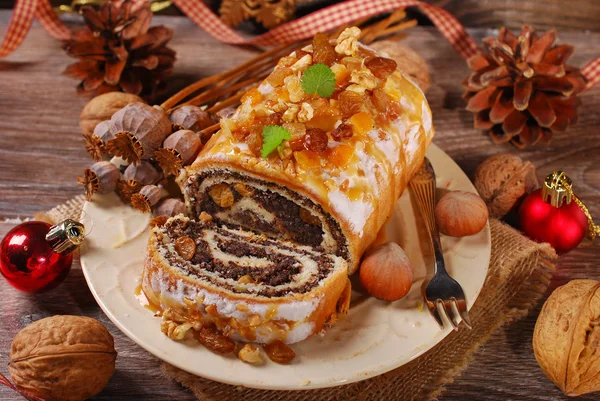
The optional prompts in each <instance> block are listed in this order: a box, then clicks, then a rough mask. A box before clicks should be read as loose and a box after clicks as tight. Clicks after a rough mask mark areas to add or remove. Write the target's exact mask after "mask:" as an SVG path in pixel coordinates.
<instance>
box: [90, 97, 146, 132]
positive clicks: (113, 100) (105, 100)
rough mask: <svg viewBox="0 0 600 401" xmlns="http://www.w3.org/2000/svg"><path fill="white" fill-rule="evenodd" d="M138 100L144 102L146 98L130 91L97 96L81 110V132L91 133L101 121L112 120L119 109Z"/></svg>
mask: <svg viewBox="0 0 600 401" xmlns="http://www.w3.org/2000/svg"><path fill="white" fill-rule="evenodd" d="M138 102H141V103H143V102H144V100H143V99H142V98H141V97H139V96H136V95H132V94H130V93H123V92H109V93H104V94H102V95H99V96H96V97H95V98H93V99H92V100H90V101H89V102H88V104H86V105H85V107H84V108H83V110H81V115H80V117H79V119H80V120H79V127H80V128H81V133H83V134H91V133H92V132H94V128H96V126H97V125H98V124H99V123H100V122H101V121H105V120H110V118H111V117H112V115H113V114H114V113H116V112H117V111H118V110H120V109H122V108H123V107H125V106H127V105H128V104H131V103H138Z"/></svg>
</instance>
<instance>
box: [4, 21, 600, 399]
mask: <svg viewBox="0 0 600 401" xmlns="http://www.w3.org/2000/svg"><path fill="white" fill-rule="evenodd" d="M9 17H10V13H9V12H8V11H0V35H2V34H3V33H4V31H5V30H6V26H7V23H8V20H9ZM155 23H164V24H166V25H168V26H170V27H172V28H173V29H174V30H175V36H174V38H173V40H172V47H173V48H174V49H175V50H176V51H177V56H178V61H177V63H176V64H175V77H174V79H173V82H172V86H171V88H172V89H173V90H175V89H178V88H180V87H183V86H186V85H188V84H189V83H191V82H193V81H194V80H197V79H199V78H202V77H206V76H209V75H212V74H215V73H217V72H220V71H223V70H224V69H226V68H230V67H233V66H235V65H236V64H238V63H240V62H242V61H244V60H246V59H248V58H249V57H251V56H252V55H253V54H254V52H253V51H252V50H250V49H245V48H236V47H230V46H227V45H224V44H221V43H219V42H217V41H216V40H214V39H212V38H211V37H209V36H208V35H206V34H205V33H203V32H202V31H200V30H199V29H198V28H196V26H195V25H193V24H192V23H191V22H190V21H188V20H186V19H184V18H180V17H159V18H156V19H155ZM472 33H473V35H474V36H476V37H477V38H478V39H481V38H482V37H484V36H487V35H489V34H491V33H492V32H491V31H486V30H483V29H477V30H472ZM560 39H561V41H562V42H564V43H572V44H575V45H576V46H577V48H576V49H577V50H576V52H575V55H574V57H573V59H572V64H574V65H577V66H582V65H583V64H584V63H585V62H586V61H588V60H591V59H592V57H593V56H598V55H600V33H584V32H581V33H577V32H569V33H564V34H562V35H561V36H560ZM405 43H407V44H408V45H410V46H412V47H413V48H415V49H416V50H418V51H419V52H420V53H421V54H422V55H423V56H424V57H425V58H426V59H427V61H428V62H429V65H430V67H431V70H432V82H433V85H432V88H431V89H430V91H429V93H428V98H429V99H430V102H431V106H432V109H433V113H434V123H435V125H436V128H437V134H436V138H435V142H436V143H437V145H438V146H440V147H441V148H442V149H443V150H444V151H446V152H447V153H448V154H449V155H450V156H452V157H453V158H454V160H456V162H457V163H458V164H459V165H460V166H461V167H462V168H463V169H464V170H465V171H466V172H467V174H469V175H471V174H472V173H473V171H474V169H475V167H476V166H477V164H478V163H479V162H481V161H482V160H483V159H485V158H486V157H487V156H489V155H491V154H494V153H498V152H514V153H518V154H519V155H520V156H521V157H523V158H524V159H528V160H531V161H532V162H533V163H534V164H535V166H536V167H537V171H538V177H539V178H540V179H541V178H543V177H544V176H545V175H547V174H548V173H550V172H551V171H553V170H555V169H562V170H565V171H566V172H568V174H569V176H570V177H571V178H572V179H573V181H574V183H575V189H576V192H577V193H578V194H579V196H580V197H581V198H582V199H583V200H584V201H585V202H586V204H587V205H588V207H589V208H590V211H591V212H592V214H593V215H595V216H597V218H598V219H599V220H598V221H600V163H598V162H599V161H600V89H595V90H592V91H590V92H588V93H585V94H584V95H583V106H582V107H581V109H580V115H581V117H580V119H579V123H578V124H577V125H576V126H575V127H572V128H570V129H569V131H568V133H567V134H563V135H558V136H556V137H555V139H554V140H553V142H552V144H551V146H548V147H537V148H534V149H532V150H528V151H521V152H518V151H517V150H516V149H514V148H513V147H511V146H510V145H505V146H496V145H494V144H492V142H491V141H490V139H489V138H488V137H487V136H486V135H484V134H483V133H482V132H480V131H478V130H475V129H473V128H472V117H471V114H470V113H468V112H466V111H465V110H464V102H463V100H462V99H461V94H462V90H461V86H460V83H461V81H462V80H463V78H464V77H466V76H467V74H468V70H467V67H466V65H465V63H464V61H463V60H461V59H460V58H459V56H458V55H456V54H455V53H454V51H453V50H452V48H451V47H450V46H449V45H448V44H447V43H446V41H445V40H444V39H443V38H442V37H441V36H440V35H439V34H438V33H437V32H436V31H435V30H434V29H433V28H416V29H412V30H410V32H409V38H408V39H407V40H406V42H405ZM71 61H72V60H71V59H69V58H68V57H67V56H66V55H65V54H64V53H63V51H62V50H61V49H60V43H58V42H57V41H55V40H54V39H52V38H51V37H50V36H49V35H47V34H46V33H45V32H44V31H43V30H42V29H41V28H40V27H39V25H34V27H33V29H32V31H31V32H30V34H29V36H28V37H27V39H26V41H25V43H24V45H23V46H22V47H21V48H20V49H18V51H17V52H16V53H15V54H13V55H11V56H10V57H8V58H6V59H4V60H2V61H0V235H1V236H3V235H4V234H5V233H6V232H7V231H8V230H9V229H10V228H11V227H12V226H13V225H14V222H12V221H6V220H7V219H14V218H17V217H27V216H31V215H32V214H33V213H35V212H39V211H44V210H48V209H50V208H52V207H53V206H55V205H57V204H59V203H62V202H65V201H67V200H68V199H70V198H72V197H73V196H75V195H77V194H79V193H81V187H80V186H78V185H77V184H76V183H75V180H76V177H77V176H78V175H80V174H81V172H82V171H83V169H84V168H85V167H86V166H88V165H89V164H90V159H89V158H88V156H87V154H86V152H85V150H84V148H83V145H82V142H81V137H80V132H79V127H78V117H79V113H80V111H81V109H82V107H83V106H84V105H85V103H86V99H83V98H79V97H77V96H76V95H75V85H76V83H77V82H76V81H73V80H71V79H69V78H67V77H64V76H62V75H61V71H62V70H63V69H64V67H65V66H66V65H67V64H69V63H70V62H71ZM599 259H600V240H597V241H596V243H595V244H592V243H591V242H590V241H589V240H587V239H586V240H584V241H583V243H582V244H581V245H580V247H579V248H578V249H576V250H574V251H572V252H570V253H568V254H567V255H564V256H562V257H561V258H560V260H559V268H558V270H557V272H556V275H555V278H554V280H553V283H552V288H555V287H556V286H559V285H562V284H564V283H566V282H567V281H569V280H571V279H575V278H593V279H599V280H600V266H599V265H598V260H599ZM0 294H1V301H0V322H1V323H0V371H1V372H3V373H5V374H6V373H7V368H6V364H7V362H8V353H9V349H10V343H11V340H12V338H13V336H14V335H15V334H16V333H17V332H18V331H19V330H20V329H22V328H23V327H25V326H26V325H27V324H29V323H30V322H32V321H35V320H38V319H40V318H42V317H46V316H50V315H55V314H74V315H86V316H91V317H94V318H96V319H99V320H100V321H102V322H103V323H104V324H105V325H106V326H107V327H108V328H109V330H110V331H111V333H112V334H113V336H114V337H115V342H116V348H117V350H118V352H119V358H118V360H117V371H116V373H115V375H114V377H113V378H112V380H111V381H110V383H109V384H108V386H107V387H106V389H105V390H104V391H103V392H102V393H101V394H99V395H98V396H96V397H94V398H93V399H94V400H125V399H127V400H191V399H193V396H192V394H191V393H189V392H188V391H187V390H185V389H184V388H182V387H180V386H179V385H178V384H176V383H174V382H171V381H170V380H169V379H167V378H165V377H163V376H162V375H161V373H160V371H159V366H160V361H159V360H157V359H156V358H154V357H153V356H152V355H150V354H149V353H147V352H146V351H144V350H143V349H142V348H140V347H138V346H137V345H136V344H135V343H133V342H132V341H131V340H129V339H128V338H127V337H126V336H125V335H124V334H122V333H121V332H120V331H119V330H118V329H117V328H116V327H115V326H114V325H113V324H112V323H111V322H110V321H109V320H108V318H107V317H106V316H105V315H104V313H103V312H102V311H101V310H100V308H99V307H98V305H97V304H96V302H95V301H94V298H93V297H92V295H91V293H90V291H89V290H88V287H87V285H86V283H85V280H84V278H83V274H82V271H81V269H80V267H79V265H78V263H77V262H75V263H74V266H73V270H72V271H71V273H70V275H69V276H68V278H67V279H66V281H65V282H64V283H63V284H61V285H60V286H59V287H58V288H56V289H54V290H52V291H51V292H48V293H45V294H40V295H26V294H22V293H19V292H17V291H16V290H13V289H12V287H10V286H9V285H8V284H7V283H5V282H4V281H3V280H0ZM539 308H540V306H538V307H537V308H536V309H535V310H533V311H532V312H531V314H530V315H529V316H528V317H526V318H525V319H523V320H522V321H520V322H517V323H514V324H511V325H509V326H507V327H504V328H501V329H499V330H498V331H497V332H496V333H494V334H493V336H492V337H491V339H490V341H489V342H488V343H487V344H485V345H484V346H483V347H482V348H481V349H480V350H479V352H478V353H477V354H476V356H475V359H474V361H473V362H472V363H471V364H470V365H469V367H468V368H467V369H466V370H465V372H464V373H463V374H462V376H461V377H459V378H457V379H456V381H455V382H454V383H453V384H451V385H449V386H448V388H447V391H446V393H445V394H444V396H443V397H442V398H441V399H442V400H467V399H469V400H502V401H505V400H567V398H566V397H563V396H562V395H561V393H560V391H558V390H557V389H556V388H555V387H554V385H553V384H552V383H551V382H550V381H549V380H548V379H547V378H546V376H545V375H544V374H543V373H542V371H541V370H540V368H539V367H538V365H537V363H536V361H535V358H534V356H533V352H532V347H531V336H532V333H533V327H534V324H535V320H536V317H537V315H538V313H539ZM0 399H2V400H7V401H8V400H20V399H21V398H20V397H19V396H18V395H16V394H15V393H13V392H12V391H10V390H9V389H7V388H4V387H0ZM232 399H233V396H232ZM581 399H589V400H592V399H600V397H598V396H592V395H590V396H587V397H582V398H581Z"/></svg>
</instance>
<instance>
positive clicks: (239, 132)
mask: <svg viewBox="0 0 600 401" xmlns="http://www.w3.org/2000/svg"><path fill="white" fill-rule="evenodd" d="M231 134H232V135H233V137H234V138H235V139H237V140H238V141H243V140H244V139H245V138H246V137H247V136H248V134H250V130H249V129H248V127H240V128H239V129H236V130H235V131H233V132H232V133H231Z"/></svg>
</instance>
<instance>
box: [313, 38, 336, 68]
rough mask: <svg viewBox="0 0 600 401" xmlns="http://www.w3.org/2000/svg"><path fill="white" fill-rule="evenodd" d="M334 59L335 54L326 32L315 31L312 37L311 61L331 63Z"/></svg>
mask: <svg viewBox="0 0 600 401" xmlns="http://www.w3.org/2000/svg"><path fill="white" fill-rule="evenodd" d="M336 59H337V54H336V52H335V49H334V48H333V46H332V45H331V44H330V43H329V37H328V36H327V34H325V33H320V32H319V33H317V34H316V35H315V38H314V39H313V63H314V64H325V65H332V64H333V63H334V62H335V60H336Z"/></svg>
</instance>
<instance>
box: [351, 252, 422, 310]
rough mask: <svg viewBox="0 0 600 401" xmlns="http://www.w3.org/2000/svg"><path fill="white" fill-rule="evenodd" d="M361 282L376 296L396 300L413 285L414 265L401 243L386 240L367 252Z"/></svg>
mask: <svg viewBox="0 0 600 401" xmlns="http://www.w3.org/2000/svg"><path fill="white" fill-rule="evenodd" d="M360 282H361V283H362V285H363V287H365V290H367V292H368V293H369V294H371V295H372V296H374V297H375V298H379V299H383V300H384V301H389V302H391V301H396V300H398V299H400V298H402V297H404V296H405V295H406V294H408V291H409V290H410V287H411V286H412V282H413V270H412V265H411V263H410V260H409V259H408V256H407V255H406V253H405V252H404V250H403V249H402V248H401V247H400V245H398V244H396V243H395V242H386V243H385V244H381V245H379V246H377V247H375V248H373V249H371V250H369V251H368V252H367V254H366V256H365V257H364V259H363V261H362V263H361V265H360Z"/></svg>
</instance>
